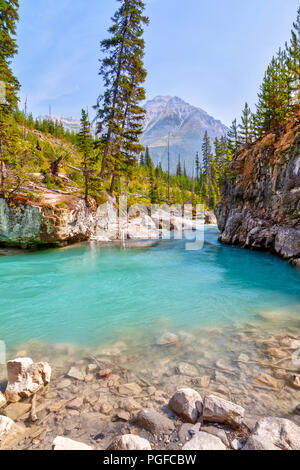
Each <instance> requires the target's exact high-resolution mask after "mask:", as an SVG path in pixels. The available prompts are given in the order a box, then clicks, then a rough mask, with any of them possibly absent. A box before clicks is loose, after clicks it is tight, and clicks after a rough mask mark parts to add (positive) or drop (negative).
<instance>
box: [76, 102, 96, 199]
mask: <svg viewBox="0 0 300 470" xmlns="http://www.w3.org/2000/svg"><path fill="white" fill-rule="evenodd" d="M90 129H91V124H90V122H89V118H88V114H87V112H86V111H85V110H84V109H83V110H82V111H81V127H80V132H79V134H78V149H79V151H80V154H81V157H82V159H81V170H82V173H83V176H84V187H85V193H84V199H85V203H86V206H87V207H88V206H89V188H90V181H91V178H92V176H93V173H94V172H95V157H94V153H93V147H94V142H93V137H92V135H91V131H90Z"/></svg>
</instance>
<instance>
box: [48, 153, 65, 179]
mask: <svg viewBox="0 0 300 470" xmlns="http://www.w3.org/2000/svg"><path fill="white" fill-rule="evenodd" d="M62 159H63V156H61V157H59V158H58V159H57V160H55V161H54V162H52V163H51V167H50V171H51V176H52V177H53V178H55V177H56V176H58V171H59V165H60V163H61V161H62Z"/></svg>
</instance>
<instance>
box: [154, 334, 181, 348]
mask: <svg viewBox="0 0 300 470" xmlns="http://www.w3.org/2000/svg"><path fill="white" fill-rule="evenodd" d="M177 342H178V336H177V335H174V334H173V333H165V334H164V335H162V336H161V337H160V338H159V339H158V340H157V342H156V344H157V345H158V346H167V345H168V344H176V343H177Z"/></svg>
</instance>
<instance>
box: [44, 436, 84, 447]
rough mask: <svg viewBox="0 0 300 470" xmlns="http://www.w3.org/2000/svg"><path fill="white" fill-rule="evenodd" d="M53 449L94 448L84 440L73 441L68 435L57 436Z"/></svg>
mask: <svg viewBox="0 0 300 470" xmlns="http://www.w3.org/2000/svg"><path fill="white" fill-rule="evenodd" d="M53 450H93V449H92V447H90V446H88V445H87V444H83V443H82V442H77V441H72V439H68V438H67V437H62V436H57V437H56V438H55V439H54V441H53Z"/></svg>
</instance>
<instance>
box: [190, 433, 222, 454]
mask: <svg viewBox="0 0 300 470" xmlns="http://www.w3.org/2000/svg"><path fill="white" fill-rule="evenodd" d="M182 450H226V447H225V446H224V444H223V442H222V441H221V439H219V438H218V437H216V436H213V435H211V434H208V433H206V432H201V431H200V432H198V433H197V434H196V435H195V437H193V439H191V440H190V441H189V442H187V443H186V444H185V445H184V446H183V448H182Z"/></svg>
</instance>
